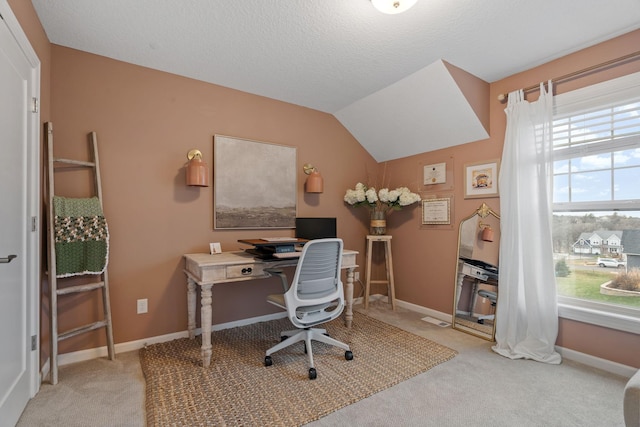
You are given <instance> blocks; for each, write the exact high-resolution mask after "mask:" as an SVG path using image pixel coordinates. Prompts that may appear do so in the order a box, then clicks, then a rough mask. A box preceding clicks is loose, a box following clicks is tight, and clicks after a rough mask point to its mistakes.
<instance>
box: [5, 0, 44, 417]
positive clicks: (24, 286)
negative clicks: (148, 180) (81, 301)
mask: <svg viewBox="0 0 640 427" xmlns="http://www.w3.org/2000/svg"><path fill="white" fill-rule="evenodd" d="M5 5H6V3H5ZM0 14H1V16H2V19H1V20H0V94H1V95H0V342H1V343H2V344H1V345H0V426H3V427H4V426H13V425H15V423H16V421H17V420H18V418H19V417H20V414H21V413H22V411H23V409H24V407H25V406H26V404H27V402H28V400H29V398H30V397H32V396H33V394H35V391H36V390H37V384H34V383H36V381H34V378H37V368H38V365H37V364H35V366H34V363H33V362H34V360H36V361H37V354H38V351H37V350H38V346H36V348H35V350H34V349H32V338H31V336H32V335H35V337H36V342H37V339H38V336H37V333H34V330H37V323H36V324H35V325H34V324H33V323H34V319H37V313H34V311H35V307H37V305H36V304H34V303H33V302H34V300H35V298H36V295H37V293H36V292H35V289H34V286H33V284H34V281H37V276H38V273H37V271H38V269H39V265H38V264H34V262H37V260H38V259H39V257H38V255H37V254H38V238H37V235H38V233H37V230H34V228H35V227H34V226H33V225H32V221H35V222H34V224H37V213H35V214H34V209H33V208H34V206H33V201H34V200H37V199H38V195H37V194H35V195H34V194H33V192H34V190H35V189H37V188H38V186H37V179H38V176H39V173H38V172H37V162H36V168H34V162H33V157H34V153H33V151H34V145H33V141H32V139H31V138H33V137H34V129H33V120H34V119H33V116H34V115H35V114H34V113H33V112H32V111H31V110H32V108H31V101H30V99H31V98H32V95H33V93H34V89H33V86H34V82H33V71H34V68H33V66H32V65H31V63H30V61H29V60H28V58H27V57H26V56H25V53H24V51H23V47H22V46H21V43H20V42H19V41H18V40H17V39H16V37H15V36H14V34H15V32H16V30H15V29H13V28H12V29H10V27H9V25H12V26H15V23H16V22H15V17H13V15H12V14H11V15H10V17H9V16H7V15H9V14H10V10H7V8H6V7H5V6H4V5H3V2H0ZM12 30H13V31H12ZM22 35H23V34H22ZM29 47H30V46H29ZM36 86H37V84H36ZM36 116H37V115H36ZM37 122H38V119H37V118H36V124H37ZM36 128H37V125H36ZM35 132H36V133H37V130H36V131H35ZM36 151H37V149H36ZM34 180H35V182H34ZM36 205H37V203H36ZM33 218H35V219H33ZM34 369H35V372H34Z"/></svg>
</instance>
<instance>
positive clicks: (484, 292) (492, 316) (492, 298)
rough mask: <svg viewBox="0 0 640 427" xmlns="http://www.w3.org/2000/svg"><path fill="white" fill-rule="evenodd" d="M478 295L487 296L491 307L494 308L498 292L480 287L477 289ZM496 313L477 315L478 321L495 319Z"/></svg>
mask: <svg viewBox="0 0 640 427" xmlns="http://www.w3.org/2000/svg"><path fill="white" fill-rule="evenodd" d="M478 295H479V296H481V297H482V298H487V299H488V300H489V303H490V304H491V307H493V309H494V310H495V307H496V303H497V302H498V294H497V293H495V292H491V291H487V290H486V289H480V290H479V291H478ZM495 318H496V315H495V313H494V314H484V315H482V316H478V323H480V324H484V321H485V320H495Z"/></svg>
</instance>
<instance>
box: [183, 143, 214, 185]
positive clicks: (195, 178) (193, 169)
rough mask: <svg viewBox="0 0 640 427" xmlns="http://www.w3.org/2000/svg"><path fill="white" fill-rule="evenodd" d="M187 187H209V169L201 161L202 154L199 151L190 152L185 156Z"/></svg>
mask: <svg viewBox="0 0 640 427" xmlns="http://www.w3.org/2000/svg"><path fill="white" fill-rule="evenodd" d="M187 159H189V163H187V185H192V186H196V187H208V186H209V168H208V167H207V164H206V163H205V162H203V161H202V153H201V152H200V150H195V149H194V150H191V151H189V153H188V154H187Z"/></svg>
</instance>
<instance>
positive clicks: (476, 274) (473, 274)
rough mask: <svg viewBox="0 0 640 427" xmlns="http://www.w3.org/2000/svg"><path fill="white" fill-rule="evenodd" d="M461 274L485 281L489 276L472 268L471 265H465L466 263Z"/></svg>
mask: <svg viewBox="0 0 640 427" xmlns="http://www.w3.org/2000/svg"><path fill="white" fill-rule="evenodd" d="M462 274H466V275H467V276H471V277H475V278H477V279H480V280H487V278H488V277H489V276H487V275H486V274H485V273H484V271H483V270H481V269H479V268H476V267H474V266H473V265H470V264H467V263H466V262H465V263H464V264H463V266H462Z"/></svg>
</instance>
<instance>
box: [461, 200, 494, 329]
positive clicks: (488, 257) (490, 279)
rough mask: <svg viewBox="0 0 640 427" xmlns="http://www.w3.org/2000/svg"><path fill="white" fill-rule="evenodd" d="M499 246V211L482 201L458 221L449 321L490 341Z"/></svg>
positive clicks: (492, 326)
mask: <svg viewBox="0 0 640 427" xmlns="http://www.w3.org/2000/svg"><path fill="white" fill-rule="evenodd" d="M499 249H500V215H498V214H497V213H496V212H494V211H493V210H492V209H491V208H490V207H489V206H487V205H486V204H485V203H483V204H482V205H481V206H480V207H479V208H478V209H477V210H476V211H474V212H473V213H472V214H471V215H470V216H468V217H467V218H465V219H463V220H462V221H461V222H460V228H459V231H458V257H457V266H456V282H455V286H454V289H455V291H454V295H453V301H454V302H453V322H452V325H453V327H454V328H455V329H458V330H461V331H464V332H467V333H470V334H473V335H476V336H479V337H481V338H484V339H487V340H490V341H493V340H494V337H495V325H496V319H495V310H496V304H497V301H498V258H499V253H500V251H499Z"/></svg>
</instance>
